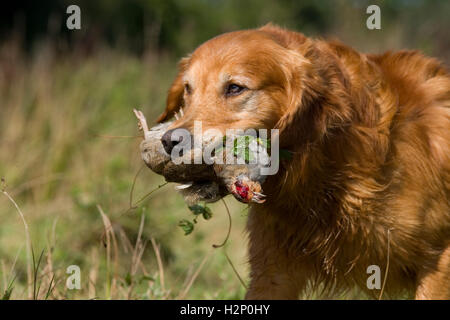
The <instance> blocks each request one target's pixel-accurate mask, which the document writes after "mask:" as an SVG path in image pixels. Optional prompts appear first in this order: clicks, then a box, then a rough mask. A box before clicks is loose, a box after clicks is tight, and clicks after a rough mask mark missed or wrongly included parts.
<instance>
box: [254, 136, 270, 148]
mask: <svg viewBox="0 0 450 320" xmlns="http://www.w3.org/2000/svg"><path fill="white" fill-rule="evenodd" d="M256 141H257V142H258V144H259V145H261V146H262V147H264V148H265V149H266V150H269V149H270V139H262V138H257V139H256Z"/></svg>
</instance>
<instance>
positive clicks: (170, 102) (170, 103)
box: [156, 57, 190, 123]
mask: <svg viewBox="0 0 450 320" xmlns="http://www.w3.org/2000/svg"><path fill="white" fill-rule="evenodd" d="M189 60H190V57H185V58H182V59H181V60H180V62H179V64H178V74H177V76H176V77H175V80H174V81H173V83H172V86H171V87H170V89H169V92H168V93H167V100H166V109H165V110H164V112H163V113H162V114H161V115H160V116H159V117H158V119H157V120H156V122H158V123H161V122H164V121H166V120H168V119H170V118H172V117H173V115H174V114H175V113H176V112H177V111H178V110H179V109H180V108H181V107H182V106H183V103H184V101H183V93H184V84H183V75H184V72H185V71H186V69H187V66H188V64H189Z"/></svg>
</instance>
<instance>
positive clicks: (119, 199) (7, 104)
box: [0, 42, 248, 299]
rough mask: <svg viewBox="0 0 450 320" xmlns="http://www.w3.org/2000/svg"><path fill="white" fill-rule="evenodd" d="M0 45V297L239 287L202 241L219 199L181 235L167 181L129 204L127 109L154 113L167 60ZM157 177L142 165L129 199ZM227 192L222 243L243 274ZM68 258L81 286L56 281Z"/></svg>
mask: <svg viewBox="0 0 450 320" xmlns="http://www.w3.org/2000/svg"><path fill="white" fill-rule="evenodd" d="M0 55H1V57H2V59H1V64H0V70H1V73H0V75H1V76H0V92H1V95H2V102H1V106H0V176H1V177H4V179H5V183H4V184H3V187H2V191H3V194H2V197H0V220H1V221H2V223H1V224H0V297H2V298H4V299H174V298H180V299H211V298H218V299H224V298H228V299H239V298H242V297H243V295H244V291H245V289H244V288H243V286H242V284H241V283H240V281H239V279H238V278H237V277H236V275H235V273H234V271H233V269H232V267H231V266H230V265H229V263H228V262H227V258H226V256H225V255H224V252H223V251H222V250H219V249H213V248H212V244H214V243H221V242H222V241H223V239H224V238H225V236H226V234H227V226H228V217H227V214H226V210H225V208H224V207H223V205H222V204H221V203H217V204H213V205H212V206H211V208H212V211H213V214H214V216H213V218H212V219H211V220H208V221H204V220H202V221H200V220H199V223H198V224H197V225H196V229H195V231H194V232H193V233H192V234H191V235H189V236H184V235H183V231H182V230H181V229H180V228H179V227H177V224H178V221H179V220H181V219H183V218H192V216H191V215H192V214H191V213H190V211H189V209H188V208H187V206H186V205H185V204H184V202H183V199H182V197H181V196H180V195H179V194H178V193H177V192H176V191H175V190H174V188H173V185H171V184H168V185H165V186H163V187H161V188H159V189H157V190H156V191H154V192H153V193H152V194H151V195H150V196H149V197H148V198H146V199H145V200H143V201H141V202H139V203H138V204H137V205H136V206H137V208H134V209H132V210H128V209H129V207H130V190H131V188H132V185H133V180H134V176H135V174H136V172H137V170H138V169H139V168H140V167H141V165H142V161H141V159H140V154H139V143H140V141H141V138H139V135H140V133H139V132H138V130H137V124H136V120H135V117H134V115H133V113H132V109H133V108H136V107H139V108H141V109H142V110H143V111H144V112H145V114H146V116H147V118H148V119H149V120H151V119H155V118H156V116H157V115H158V113H159V112H161V110H162V108H163V106H164V100H165V94H166V90H167V88H168V87H169V85H170V82H171V79H172V78H173V76H174V74H175V69H174V68H175V66H176V63H175V60H174V59H171V58H169V57H165V56H159V57H157V56H154V55H151V54H148V55H146V56H144V57H143V58H137V57H134V56H132V55H130V54H126V53H124V52H121V51H120V50H111V49H101V50H99V51H98V52H97V53H96V54H94V55H90V56H85V55H83V54H82V53H80V52H74V53H71V54H69V55H66V56H59V55H58V54H56V53H55V52H54V51H53V50H52V49H51V47H50V46H43V47H41V48H40V49H37V50H36V51H35V52H34V54H33V55H32V56H31V57H25V56H23V55H22V54H21V51H20V50H19V49H18V46H17V45H16V44H15V43H14V42H7V43H4V44H3V45H2V46H1V48H0ZM123 136H126V137H123ZM163 183H164V180H163V179H162V178H161V177H159V176H157V175H155V174H153V173H152V172H151V171H150V170H147V169H144V170H142V172H141V173H140V175H139V176H138V177H137V179H136V183H135V185H134V196H133V198H134V199H135V200H134V201H136V202H137V201H139V200H140V199H141V198H142V197H143V196H144V195H146V194H147V193H149V192H150V191H152V190H154V189H156V188H157V187H158V186H160V185H162V184H163ZM226 201H227V202H228V205H229V206H230V210H231V214H232V215H233V216H234V217H233V229H232V232H231V235H230V240H229V241H228V243H227V245H226V247H227V251H228V252H229V254H230V258H231V259H232V261H233V262H234V264H235V267H236V268H237V270H238V272H239V273H240V274H241V275H242V277H243V278H244V279H247V272H248V270H247V265H246V263H245V251H246V240H245V237H244V236H243V230H244V224H245V220H246V219H245V217H243V216H242V215H241V214H240V212H241V211H242V210H243V208H244V207H243V206H242V205H240V204H238V203H237V202H236V201H234V200H232V199H226ZM136 202H135V204H136ZM127 210H128V212H127ZM24 227H25V228H24ZM41 253H42V254H41ZM70 265H77V266H79V267H80V270H81V289H80V290H69V289H68V288H67V286H66V280H67V278H68V277H69V274H67V273H66V269H67V268H68V267H69V266H70Z"/></svg>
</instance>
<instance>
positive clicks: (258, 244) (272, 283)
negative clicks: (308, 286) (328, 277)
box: [245, 207, 306, 300]
mask: <svg viewBox="0 0 450 320" xmlns="http://www.w3.org/2000/svg"><path fill="white" fill-rule="evenodd" d="M271 220H272V218H271V215H270V214H268V213H267V212H265V211H264V209H263V208H262V207H257V208H252V209H251V210H250V213H249V220H248V224H247V228H248V231H249V240H250V241H249V242H250V243H249V261H250V269H251V270H250V278H251V279H250V286H249V289H248V292H247V294H246V296H245V298H246V299H251V300H253V299H269V300H278V299H290V300H293V299H298V297H299V294H300V292H301V290H302V289H303V288H304V286H305V283H306V279H305V278H304V277H305V274H304V273H302V272H301V271H300V270H298V266H295V263H293V261H292V259H289V257H288V254H287V252H286V251H285V250H284V248H283V247H281V246H279V244H280V242H281V239H280V237H283V236H284V235H277V233H276V230H277V227H276V222H274V221H271Z"/></svg>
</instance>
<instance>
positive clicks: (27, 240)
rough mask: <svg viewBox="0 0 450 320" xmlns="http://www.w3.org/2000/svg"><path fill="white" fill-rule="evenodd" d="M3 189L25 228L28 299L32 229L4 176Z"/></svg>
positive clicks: (31, 292)
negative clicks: (6, 184)
mask: <svg viewBox="0 0 450 320" xmlns="http://www.w3.org/2000/svg"><path fill="white" fill-rule="evenodd" d="M1 180H2V181H1V182H2V189H1V192H2V193H3V194H4V195H5V196H6V197H7V198H8V199H9V201H11V203H12V204H13V205H14V206H15V207H16V210H17V212H18V213H19V216H20V219H22V222H23V226H24V229H25V241H26V247H27V248H26V249H27V252H26V255H27V290H28V299H31V298H33V274H32V269H31V264H32V262H31V250H32V244H31V237H30V230H29V228H28V223H27V221H26V220H25V216H24V214H23V213H22V210H20V207H19V205H18V204H17V203H16V201H14V199H13V198H12V197H11V196H10V195H9V193H8V192H7V191H6V189H5V179H4V178H2V179H1Z"/></svg>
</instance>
